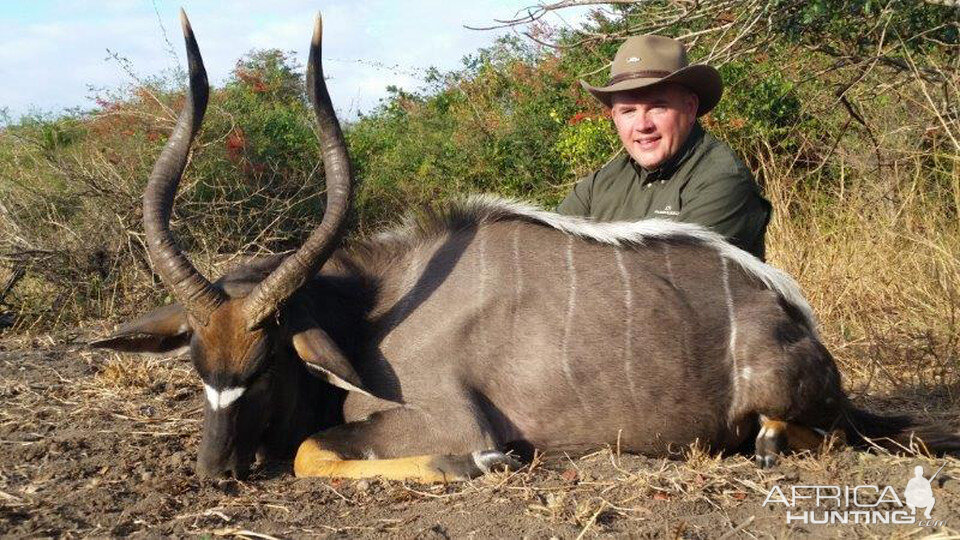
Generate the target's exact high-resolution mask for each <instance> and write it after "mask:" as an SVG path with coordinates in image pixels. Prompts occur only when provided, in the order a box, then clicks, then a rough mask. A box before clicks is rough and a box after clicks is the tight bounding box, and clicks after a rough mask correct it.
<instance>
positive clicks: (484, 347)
mask: <svg viewBox="0 0 960 540" xmlns="http://www.w3.org/2000/svg"><path fill="white" fill-rule="evenodd" d="M477 237H478V239H479V242H478V246H477V251H479V252H480V290H479V291H478V292H477V297H478V300H479V303H478V304H477V305H478V307H479V309H478V310H477V311H478V313H483V309H484V308H485V307H486V303H487V274H488V273H489V272H488V271H487V235H485V234H483V229H477ZM477 334H479V335H478V336H477V337H478V338H479V341H480V351H483V352H487V351H489V350H490V346H489V344H488V339H487V338H488V336H487V332H486V325H483V324H481V325H477Z"/></svg>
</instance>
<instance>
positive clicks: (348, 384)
mask: <svg viewBox="0 0 960 540" xmlns="http://www.w3.org/2000/svg"><path fill="white" fill-rule="evenodd" d="M291 341H292V342H293V348H294V350H296V351H297V356H299V357H300V359H301V360H303V361H304V362H305V363H306V364H307V367H309V368H310V369H311V370H313V371H314V372H315V373H317V374H318V375H320V376H321V377H322V378H324V379H325V380H326V381H327V382H328V383H330V384H332V385H334V386H339V387H340V388H343V389H344V390H347V391H350V392H360V393H361V394H366V395H368V396H369V395H370V392H369V391H368V390H367V389H366V388H364V386H363V383H362V382H360V376H359V375H357V372H356V371H355V370H354V369H353V366H352V365H350V361H349V360H347V357H346V356H345V355H344V354H343V353H342V352H340V347H337V344H336V343H334V342H333V340H332V339H330V336H328V335H327V333H326V332H324V331H323V330H322V329H320V327H318V326H311V327H309V328H306V329H304V330H301V331H299V332H295V333H294V334H293V335H292V336H291Z"/></svg>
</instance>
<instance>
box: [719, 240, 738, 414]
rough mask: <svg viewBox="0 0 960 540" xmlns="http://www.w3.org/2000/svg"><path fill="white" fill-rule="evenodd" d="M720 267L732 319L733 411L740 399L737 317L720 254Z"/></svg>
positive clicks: (724, 265)
mask: <svg viewBox="0 0 960 540" xmlns="http://www.w3.org/2000/svg"><path fill="white" fill-rule="evenodd" d="M720 268H721V272H722V274H723V294H724V296H725V298H726V301H727V317H728V318H729V320H730V341H729V342H728V343H727V355H728V356H729V357H730V361H731V363H732V371H733V377H731V378H732V379H733V400H732V402H733V406H732V407H730V411H731V413H732V412H734V411H735V410H736V408H737V407H736V405H737V401H738V400H739V399H740V375H741V374H740V366H739V365H738V363H737V317H736V310H735V308H734V305H733V293H732V292H730V272H729V270H728V269H727V259H726V258H725V257H723V256H722V255H721V256H720Z"/></svg>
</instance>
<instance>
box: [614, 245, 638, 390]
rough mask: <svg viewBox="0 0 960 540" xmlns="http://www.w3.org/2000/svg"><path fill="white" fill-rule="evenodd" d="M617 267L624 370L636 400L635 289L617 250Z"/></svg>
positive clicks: (621, 255)
mask: <svg viewBox="0 0 960 540" xmlns="http://www.w3.org/2000/svg"><path fill="white" fill-rule="evenodd" d="M615 253H616V254H617V267H618V268H619V269H620V280H621V281H622V282H623V309H624V310H625V311H626V313H624V316H623V317H624V319H623V322H624V324H623V327H624V330H623V341H624V343H623V370H624V371H625V372H626V373H627V383H629V384H630V395H631V396H632V397H633V398H634V399H636V397H637V387H636V385H635V384H634V383H633V287H632V286H631V285H630V275H629V274H628V273H627V267H626V266H625V265H624V264H623V253H621V251H620V249H617V250H616V252H615Z"/></svg>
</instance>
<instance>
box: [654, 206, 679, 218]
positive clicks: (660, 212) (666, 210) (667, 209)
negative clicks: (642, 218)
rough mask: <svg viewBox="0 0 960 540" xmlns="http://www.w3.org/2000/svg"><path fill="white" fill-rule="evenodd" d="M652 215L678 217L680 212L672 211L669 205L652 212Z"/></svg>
mask: <svg viewBox="0 0 960 540" xmlns="http://www.w3.org/2000/svg"><path fill="white" fill-rule="evenodd" d="M653 213H654V214H656V215H658V216H679V215H680V212H679V211H678V210H674V209H673V207H672V206H670V205H669V204H668V205H666V206H664V207H663V209H662V210H654V211H653Z"/></svg>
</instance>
